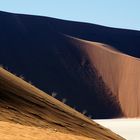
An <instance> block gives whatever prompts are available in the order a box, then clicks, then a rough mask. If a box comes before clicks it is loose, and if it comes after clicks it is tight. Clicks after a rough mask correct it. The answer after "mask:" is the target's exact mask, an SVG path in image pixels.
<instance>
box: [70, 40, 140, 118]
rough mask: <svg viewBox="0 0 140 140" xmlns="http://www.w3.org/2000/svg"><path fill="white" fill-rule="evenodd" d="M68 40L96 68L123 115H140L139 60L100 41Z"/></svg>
mask: <svg viewBox="0 0 140 140" xmlns="http://www.w3.org/2000/svg"><path fill="white" fill-rule="evenodd" d="M72 39H73V41H72ZM70 41H72V42H73V43H74V44H77V46H80V47H81V49H82V50H83V51H84V52H85V53H86V56H87V60H88V61H89V64H90V65H92V66H93V67H95V68H96V69H97V71H98V72H99V74H100V75H101V76H102V78H103V81H104V82H105V83H106V85H107V86H108V87H109V89H110V90H111V91H112V92H111V93H113V95H115V96H116V98H117V99H118V104H120V107H121V110H122V112H123V115H124V116H125V117H140V92H139V91H140V60H139V59H137V58H134V57H131V56H129V55H125V54H122V53H120V52H116V51H114V50H111V49H109V48H106V47H104V44H101V43H96V42H89V41H85V40H81V39H76V38H71V39H70ZM79 44H80V45H79Z"/></svg>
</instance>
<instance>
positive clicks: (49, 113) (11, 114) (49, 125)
mask: <svg viewBox="0 0 140 140" xmlns="http://www.w3.org/2000/svg"><path fill="white" fill-rule="evenodd" d="M0 110H1V113H0V121H1V122H0V126H2V127H3V122H10V123H9V124H6V123H5V125H6V126H7V125H9V127H12V126H15V127H16V128H15V131H16V129H17V130H18V129H19V128H20V129H21V128H22V129H23V132H24V126H25V129H27V130H29V131H30V130H31V127H32V129H33V130H32V131H31V133H32V132H34V133H35V132H36V131H42V134H45V133H43V131H45V130H46V136H47V132H48V131H56V132H57V131H58V132H60V133H61V134H62V133H64V135H68V134H70V135H79V136H85V137H89V138H94V139H98V140H102V139H104V140H110V139H112V140H119V139H120V140H121V139H122V138H121V137H119V136H118V135H116V134H114V133H113V132H111V131H110V130H108V129H105V128H103V127H102V126H100V125H98V124H96V123H95V122H93V121H92V120H90V119H88V118H86V117H85V116H83V115H82V114H80V113H78V112H77V111H75V110H73V109H71V108H70V107H68V106H66V105H64V104H63V103H61V102H59V101H58V100H56V99H54V98H52V97H51V96H49V95H47V94H45V93H44V92H42V91H41V90H39V89H37V88H35V87H34V86H32V85H30V84H28V83H27V82H25V81H23V80H22V79H20V78H18V77H16V76H14V75H13V74H11V73H9V72H7V71H6V70H4V69H2V68H0ZM14 123H15V125H14ZM21 125H22V126H21ZM28 126H30V127H28ZM39 129H40V130H39ZM43 129H44V130H43ZM48 129H50V130H48ZM47 130H48V131H47ZM3 132H4V133H3V134H5V128H4V129H3ZM12 132H13V133H14V130H13V131H11V133H12ZM19 133H21V130H20V132H19ZM39 133H40V132H38V134H39ZM53 133H54V132H53ZM0 134H1V132H0ZM26 134H27V135H26ZM50 134H51V135H52V133H51V132H50ZM8 135H9V134H8ZM54 135H56V136H58V138H59V135H58V134H54ZM16 136H17V135H16ZM22 136H23V137H24V136H28V132H24V133H23V134H22ZM31 136H32V135H31ZM75 137H76V136H75ZM77 138H78V137H77ZM61 139H62V138H61ZM81 139H82V138H81ZM83 139H85V138H84V137H83Z"/></svg>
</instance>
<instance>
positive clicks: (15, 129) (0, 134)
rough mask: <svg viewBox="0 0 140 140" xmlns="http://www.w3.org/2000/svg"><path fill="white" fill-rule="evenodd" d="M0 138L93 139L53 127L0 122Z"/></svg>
mask: <svg viewBox="0 0 140 140" xmlns="http://www.w3.org/2000/svg"><path fill="white" fill-rule="evenodd" d="M0 140H94V139H92V138H87V137H84V136H77V135H73V134H65V133H61V132H57V131H56V130H55V129H54V130H53V129H47V128H46V129H43V128H38V127H30V126H23V125H20V124H15V123H9V122H0Z"/></svg>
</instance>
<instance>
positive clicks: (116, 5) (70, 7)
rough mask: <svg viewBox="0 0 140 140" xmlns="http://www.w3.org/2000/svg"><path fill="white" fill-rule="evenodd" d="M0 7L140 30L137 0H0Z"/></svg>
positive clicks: (16, 11)
mask: <svg viewBox="0 0 140 140" xmlns="http://www.w3.org/2000/svg"><path fill="white" fill-rule="evenodd" d="M0 10H1V11H9V12H15V13H25V14H33V15H43V16H50V17H55V18H60V19H67V20H74V21H82V22H90V23H95V24H100V25H105V26H111V27H117V28H128V29H135V30H140V0H69V1H68V0H0Z"/></svg>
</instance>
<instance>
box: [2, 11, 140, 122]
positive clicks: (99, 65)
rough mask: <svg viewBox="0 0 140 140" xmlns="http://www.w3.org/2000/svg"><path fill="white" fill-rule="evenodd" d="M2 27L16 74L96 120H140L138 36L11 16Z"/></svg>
mask: <svg viewBox="0 0 140 140" xmlns="http://www.w3.org/2000/svg"><path fill="white" fill-rule="evenodd" d="M0 23H1V24H0V64H1V65H3V66H4V67H7V68H8V70H9V71H11V72H12V73H15V74H17V75H18V76H19V75H21V76H24V77H25V79H26V81H31V82H32V83H33V84H34V85H35V86H36V87H38V88H39V89H41V90H43V91H45V92H47V93H48V94H50V95H52V93H54V92H55V93H57V95H56V97H55V98H57V99H58V100H60V101H64V100H65V101H66V104H67V105H69V106H71V107H72V108H75V109H76V110H78V111H80V112H83V113H85V115H87V116H90V117H92V118H98V119H99V118H116V117H139V116H140V103H139V100H140V97H139V57H140V47H139V46H140V32H139V31H133V30H125V29H115V28H109V27H104V26H99V25H94V24H88V23H80V22H72V21H64V20H59V19H54V18H49V17H41V16H31V15H22V14H11V13H6V12H0ZM89 41H91V42H89ZM97 42H100V43H97Z"/></svg>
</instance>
